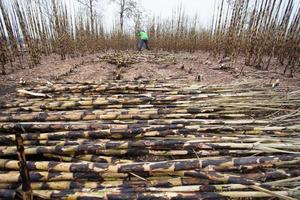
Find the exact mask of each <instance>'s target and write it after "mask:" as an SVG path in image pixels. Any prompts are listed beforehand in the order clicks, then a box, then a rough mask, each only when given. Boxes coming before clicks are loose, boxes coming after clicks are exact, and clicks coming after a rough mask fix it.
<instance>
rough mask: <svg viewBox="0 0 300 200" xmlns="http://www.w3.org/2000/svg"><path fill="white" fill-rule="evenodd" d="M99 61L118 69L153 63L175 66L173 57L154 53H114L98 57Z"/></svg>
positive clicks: (167, 54)
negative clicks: (115, 66)
mask: <svg viewBox="0 0 300 200" xmlns="http://www.w3.org/2000/svg"><path fill="white" fill-rule="evenodd" d="M99 59H100V61H105V62H107V63H110V64H113V65H117V66H118V67H128V66H130V65H132V64H136V63H141V62H143V63H146V62H148V63H154V64H168V65H171V64H176V63H177V61H176V59H175V56H174V55H172V54H169V53H154V52H146V53H142V52H131V51H128V52H114V53H106V54H105V55H102V56H99Z"/></svg>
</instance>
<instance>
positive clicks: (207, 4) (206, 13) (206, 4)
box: [100, 0, 300, 27]
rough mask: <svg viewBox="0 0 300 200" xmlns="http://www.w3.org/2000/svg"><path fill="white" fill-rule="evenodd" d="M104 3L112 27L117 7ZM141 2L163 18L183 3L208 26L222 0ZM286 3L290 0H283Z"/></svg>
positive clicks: (299, 0) (151, 13) (106, 21)
mask: <svg viewBox="0 0 300 200" xmlns="http://www.w3.org/2000/svg"><path fill="white" fill-rule="evenodd" d="M100 1H101V2H102V3H101V4H102V6H100V7H102V9H101V13H102V15H103V20H104V24H105V26H106V27H110V26H111V25H112V22H113V21H114V20H117V19H118V16H117V9H116V7H115V6H113V5H112V4H109V3H108V2H109V0H100ZM137 1H138V2H139V4H140V5H141V6H142V7H143V8H144V9H145V10H146V11H147V13H148V15H149V16H151V17H153V16H160V17H161V18H171V17H172V12H173V11H174V10H175V9H176V8H177V7H178V5H180V4H182V6H183V8H184V10H185V13H186V14H187V16H189V17H191V18H192V17H194V16H195V15H196V14H197V16H198V23H199V25H200V26H201V27H208V26H209V25H210V24H211V21H212V18H213V13H214V10H215V9H217V8H218V5H219V4H220V3H221V0H137ZM226 2H227V1H225V5H224V9H225V10H223V12H224V13H223V16H224V15H225V12H226V10H227V3H226ZM254 2H255V0H250V4H251V3H252V4H254ZM283 2H284V3H285V4H286V3H287V2H288V0H283ZM294 3H295V4H294V5H295V8H294V10H296V8H298V6H299V4H300V0H294Z"/></svg>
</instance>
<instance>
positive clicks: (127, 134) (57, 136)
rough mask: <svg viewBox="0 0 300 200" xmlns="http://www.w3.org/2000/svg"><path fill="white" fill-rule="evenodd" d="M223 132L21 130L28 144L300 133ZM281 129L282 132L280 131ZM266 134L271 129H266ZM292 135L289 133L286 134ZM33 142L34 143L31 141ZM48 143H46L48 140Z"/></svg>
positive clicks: (247, 138) (2, 140)
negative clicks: (36, 131)
mask: <svg viewBox="0 0 300 200" xmlns="http://www.w3.org/2000/svg"><path fill="white" fill-rule="evenodd" d="M224 134H226V135H227V136H224V137H223V136H222V135H220V134H215V133H213V134H212V133H206V134H205V135H202V134H200V133H199V132H197V130H195V129H187V128H182V129H173V130H171V129H169V130H162V131H149V132H144V131H143V130H142V129H140V130H130V129H128V130H121V129H119V130H113V129H106V130H94V131H63V132H49V133H26V134H22V138H23V140H24V143H25V145H30V144H40V145H41V144H44V145H45V144H47V142H51V140H57V142H58V141H59V140H77V139H81V140H83V139H85V140H86V141H89V140H90V139H93V140H97V139H126V138H127V139H129V138H139V139H142V138H150V139H163V138H165V139H175V140H176V139H180V140H189V139H193V140H197V141H203V142H218V141H219V142H237V141H238V142H243V143H251V142H257V141H259V140H261V141H263V142H264V143H265V142H273V143H278V142H288V143H295V142H299V141H300V136H299V137H297V136H294V137H293V138H292V139H291V138H290V137H284V136H281V137H274V136H259V137H257V136H255V135H253V136H252V135H246V134H245V132H243V131H236V132H235V135H233V136H232V135H230V134H229V133H226V132H224ZM283 134H284V133H283V132H282V135H283ZM269 135H271V133H270V132H269ZM290 135H292V134H290ZM34 142H36V143H34ZM0 144H2V145H3V144H4V145H8V146H9V145H15V135H12V134H11V135H10V134H5V135H4V134H2V135H1V134H0ZM49 144H50V143H49Z"/></svg>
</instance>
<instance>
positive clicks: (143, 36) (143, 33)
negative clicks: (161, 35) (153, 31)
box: [139, 31, 149, 40]
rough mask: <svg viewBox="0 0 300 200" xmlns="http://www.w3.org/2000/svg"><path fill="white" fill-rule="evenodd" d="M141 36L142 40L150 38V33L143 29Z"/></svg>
mask: <svg viewBox="0 0 300 200" xmlns="http://www.w3.org/2000/svg"><path fill="white" fill-rule="evenodd" d="M139 37H140V39H141V40H148V39H149V37H148V34H147V33H146V32H143V31H141V32H139Z"/></svg>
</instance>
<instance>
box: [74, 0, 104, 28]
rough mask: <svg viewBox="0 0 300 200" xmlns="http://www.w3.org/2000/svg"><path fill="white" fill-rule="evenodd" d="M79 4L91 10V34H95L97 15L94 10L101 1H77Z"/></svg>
mask: <svg viewBox="0 0 300 200" xmlns="http://www.w3.org/2000/svg"><path fill="white" fill-rule="evenodd" d="M76 1H77V2H79V3H80V4H82V5H84V6H86V7H87V8H88V9H89V12H90V21H91V33H92V34H94V33H95V29H94V26H95V13H94V8H95V4H96V3H97V2H98V1H99V0H76Z"/></svg>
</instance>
